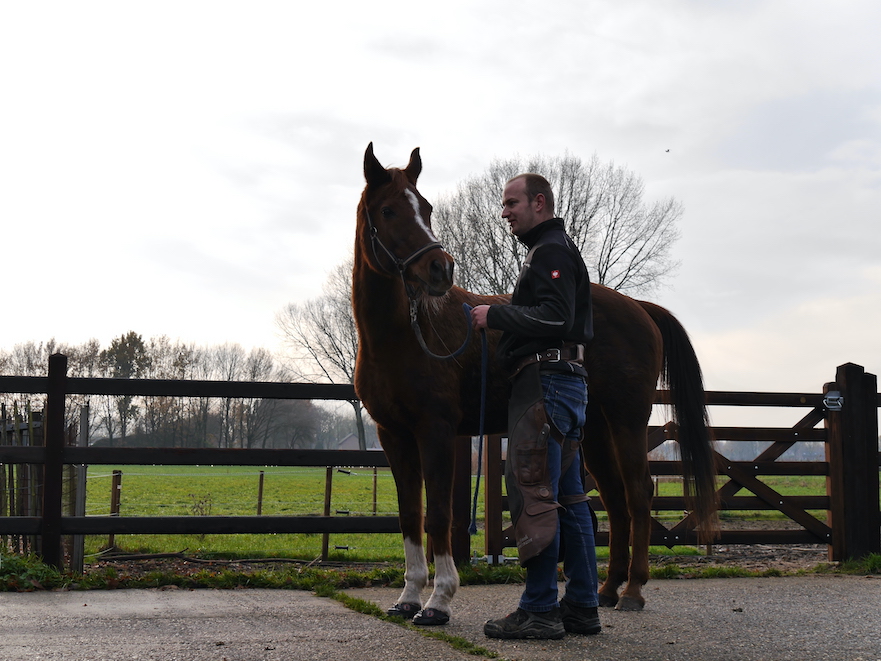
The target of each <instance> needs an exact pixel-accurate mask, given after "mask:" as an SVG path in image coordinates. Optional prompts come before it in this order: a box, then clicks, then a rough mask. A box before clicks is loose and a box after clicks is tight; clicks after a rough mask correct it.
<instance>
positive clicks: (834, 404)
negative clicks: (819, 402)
mask: <svg viewBox="0 0 881 661" xmlns="http://www.w3.org/2000/svg"><path fill="white" fill-rule="evenodd" d="M842 404H844V397H842V396H841V393H840V392H838V391H837V390H830V391H829V392H827V393H826V395H825V396H824V397H823V406H825V407H826V410H828V411H840V410H841V406H842Z"/></svg>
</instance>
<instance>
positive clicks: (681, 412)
mask: <svg viewBox="0 0 881 661" xmlns="http://www.w3.org/2000/svg"><path fill="white" fill-rule="evenodd" d="M639 304H640V305H641V306H642V307H643V309H644V310H645V311H646V312H647V313H648V314H649V316H650V317H651V318H652V320H653V321H654V322H655V325H656V326H657V327H658V330H660V331H661V337H662V338H663V342H664V365H663V369H662V371H661V380H662V383H663V384H664V385H665V386H666V387H667V389H668V390H669V392H670V405H671V407H672V409H673V422H674V423H675V425H676V439H677V440H678V441H679V453H680V456H681V458H682V470H683V474H684V478H685V482H684V487H685V497H686V501H688V503H689V507H690V508H691V510H692V511H693V512H694V514H695V516H696V517H697V519H698V521H699V523H700V537H701V540H702V541H706V542H709V541H710V540H711V539H713V538H714V537H716V536H717V533H718V522H719V519H718V502H717V497H716V485H715V475H716V470H715V459H714V454H713V449H712V445H711V440H712V438H711V433H710V429H709V418H708V415H707V399H706V393H705V392H704V383H703V375H702V374H701V368H700V364H699V363H698V360H697V355H696V354H695V352H694V347H693V346H692V344H691V340H689V339H688V333H686V331H685V329H684V328H683V327H682V324H680V323H679V321H678V320H677V319H676V317H674V316H673V315H672V314H671V313H670V311H669V310H666V309H665V308H662V307H660V306H659V305H655V304H653V303H648V302H646V301H639Z"/></svg>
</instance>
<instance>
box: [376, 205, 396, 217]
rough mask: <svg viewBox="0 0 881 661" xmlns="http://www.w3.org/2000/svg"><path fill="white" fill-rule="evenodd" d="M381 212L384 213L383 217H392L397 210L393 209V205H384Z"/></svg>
mask: <svg viewBox="0 0 881 661" xmlns="http://www.w3.org/2000/svg"><path fill="white" fill-rule="evenodd" d="M379 213H381V214H382V217H383V218H391V217H392V216H394V215H395V212H394V211H392V208H391V207H383V208H382V209H380V211H379Z"/></svg>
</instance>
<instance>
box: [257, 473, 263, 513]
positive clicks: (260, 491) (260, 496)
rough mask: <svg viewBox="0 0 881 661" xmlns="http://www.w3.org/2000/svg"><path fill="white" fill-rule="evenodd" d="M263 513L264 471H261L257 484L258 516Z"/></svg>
mask: <svg viewBox="0 0 881 661" xmlns="http://www.w3.org/2000/svg"><path fill="white" fill-rule="evenodd" d="M261 514H263V471H260V481H259V484H258V486H257V516H260V515H261Z"/></svg>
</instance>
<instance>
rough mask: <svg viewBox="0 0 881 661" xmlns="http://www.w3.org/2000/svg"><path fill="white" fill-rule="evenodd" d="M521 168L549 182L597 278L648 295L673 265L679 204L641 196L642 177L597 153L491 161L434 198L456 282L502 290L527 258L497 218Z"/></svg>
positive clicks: (439, 229) (485, 290)
mask: <svg viewBox="0 0 881 661" xmlns="http://www.w3.org/2000/svg"><path fill="white" fill-rule="evenodd" d="M523 172H535V173H537V174H541V175H543V176H544V177H545V178H546V179H547V180H548V181H550V182H551V185H552V186H554V197H555V203H556V204H555V211H556V215H558V216H559V217H561V218H563V219H564V220H565V221H566V230H567V232H568V233H569V236H571V237H572V240H573V241H574V242H575V244H576V246H577V247H578V249H579V250H580V251H581V253H582V254H583V255H584V258H585V262H586V263H587V265H588V269H590V271H591V277H592V279H593V281H594V282H598V283H600V284H604V285H606V286H608V287H612V288H613V289H618V290H621V291H626V292H628V293H646V292H649V291H651V290H653V289H655V288H657V287H658V286H659V285H661V284H662V283H663V281H664V279H665V278H666V277H668V276H670V275H671V274H672V273H673V272H674V271H675V270H676V268H677V267H678V265H679V264H678V262H676V261H675V260H673V258H672V256H671V248H672V246H673V244H674V243H675V242H676V240H677V239H678V238H679V231H678V229H677V227H676V223H677V221H678V220H679V218H680V217H681V216H682V212H683V210H682V205H681V204H680V203H679V202H677V201H676V200H675V199H673V198H669V199H666V200H662V201H660V202H656V203H654V204H650V205H649V204H647V203H646V202H645V201H644V200H643V196H644V193H645V184H644V183H643V181H642V178H641V177H639V176H638V175H636V174H634V173H633V172H630V171H629V170H627V169H626V168H623V167H620V166H616V165H615V164H614V163H611V162H610V163H606V164H603V163H601V162H600V160H599V158H598V157H597V155H596V154H594V155H593V156H592V157H591V159H590V160H589V161H587V162H585V161H582V160H581V159H580V158H578V157H576V156H571V155H569V154H566V155H564V156H557V157H546V156H542V155H538V156H534V157H531V158H529V159H521V158H512V159H508V160H496V161H493V162H492V163H491V164H490V166H489V167H488V168H487V169H486V171H485V172H483V173H482V174H479V175H476V176H473V177H469V178H468V179H466V180H464V181H463V182H461V183H460V184H459V185H458V187H457V189H456V192H454V193H452V194H450V195H446V196H444V197H442V198H441V199H440V200H438V202H437V204H435V208H434V214H433V216H432V219H433V225H434V228H435V230H437V233H438V235H439V236H440V237H441V238H442V240H443V242H444V245H445V246H446V247H447V250H448V251H449V252H450V253H451V254H452V255H453V256H454V257H455V258H456V262H457V264H456V279H457V282H458V284H460V285H461V286H462V287H464V288H466V289H469V290H471V291H474V292H477V293H481V294H503V293H506V292H508V291H510V288H511V287H512V285H513V283H514V282H515V281H516V279H517V275H518V274H519V272H520V267H521V266H522V264H523V258H524V256H525V254H524V251H523V249H522V246H520V244H519V242H518V241H517V239H516V238H515V237H513V236H512V235H511V234H510V232H509V230H508V225H507V223H506V222H505V221H504V220H503V219H502V217H501V198H502V192H503V191H504V187H505V183H506V182H507V181H508V180H509V179H510V178H511V177H513V176H516V175H517V174H521V173H523Z"/></svg>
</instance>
